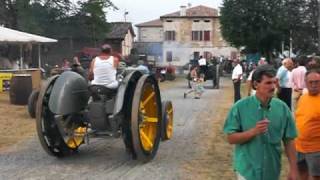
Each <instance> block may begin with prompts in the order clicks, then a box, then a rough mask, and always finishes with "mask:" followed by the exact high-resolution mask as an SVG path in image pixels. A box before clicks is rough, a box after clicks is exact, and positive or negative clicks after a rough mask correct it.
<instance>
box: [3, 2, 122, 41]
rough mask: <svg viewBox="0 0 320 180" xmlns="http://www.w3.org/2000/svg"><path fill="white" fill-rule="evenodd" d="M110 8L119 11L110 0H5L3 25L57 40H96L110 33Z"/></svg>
mask: <svg viewBox="0 0 320 180" xmlns="http://www.w3.org/2000/svg"><path fill="white" fill-rule="evenodd" d="M108 8H114V9H117V8H116V7H115V6H114V5H113V3H112V2H111V1H110V0H86V1H84V0H82V1H77V3H76V4H73V3H72V2H71V1H70V0H32V1H31V0H1V1H0V23H1V24H4V25H5V26H6V27H9V28H14V29H18V30H22V31H27V32H31V33H36V34H40V35H41V34H42V35H47V36H51V37H54V38H60V37H74V38H87V37H90V38H93V39H96V38H101V37H102V34H103V32H105V31H106V30H107V27H108V26H107V21H106V16H105V13H106V11H105V10H106V9H108ZM93 33H94V35H92V34H93Z"/></svg>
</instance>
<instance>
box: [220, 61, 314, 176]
mask: <svg viewBox="0 0 320 180" xmlns="http://www.w3.org/2000/svg"><path fill="white" fill-rule="evenodd" d="M319 67H320V63H319V59H318V58H317V57H307V56H300V57H297V58H294V59H292V58H285V59H283V60H282V65H281V66H280V67H279V68H278V69H277V70H276V69H275V68H274V66H272V65H269V64H268V63H267V61H266V60H265V59H264V58H261V60H260V61H259V63H258V64H257V65H254V66H253V67H252V70H251V72H250V73H249V76H248V78H247V81H248V97H245V98H242V99H241V96H240V85H239V84H241V83H239V82H241V79H242V78H243V76H244V72H243V70H242V68H241V66H240V64H239V59H237V60H235V61H234V69H233V73H232V80H233V85H234V103H235V104H234V105H233V106H232V107H231V109H230V111H229V113H228V115H227V118H226V121H225V125H224V128H223V130H224V133H225V134H227V140H228V142H229V143H230V144H235V149H234V161H233V162H234V163H233V165H234V170H235V172H236V175H237V179H239V180H243V179H246V180H251V179H252V180H260V179H261V180H262V179H268V180H269V179H270V180H274V179H279V176H280V169H281V152H282V150H281V147H282V145H281V142H282V143H283V147H284V150H285V154H286V156H287V158H288V161H289V173H288V179H301V180H319V179H320V110H319V108H318V107H319V106H318V105H320V70H319ZM292 100H293V101H292Z"/></svg>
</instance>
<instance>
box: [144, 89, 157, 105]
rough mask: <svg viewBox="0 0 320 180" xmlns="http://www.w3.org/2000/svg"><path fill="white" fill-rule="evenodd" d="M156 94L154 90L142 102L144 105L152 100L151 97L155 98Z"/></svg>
mask: <svg viewBox="0 0 320 180" xmlns="http://www.w3.org/2000/svg"><path fill="white" fill-rule="evenodd" d="M154 95H155V93H154V92H152V93H151V94H150V95H149V96H148V97H147V98H146V99H145V100H144V101H143V102H142V105H143V106H145V105H146V104H147V103H148V102H149V101H150V100H151V98H153V96H154Z"/></svg>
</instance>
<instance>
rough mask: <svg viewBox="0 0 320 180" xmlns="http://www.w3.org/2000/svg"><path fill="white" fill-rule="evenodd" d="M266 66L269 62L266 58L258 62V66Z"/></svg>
mask: <svg viewBox="0 0 320 180" xmlns="http://www.w3.org/2000/svg"><path fill="white" fill-rule="evenodd" d="M264 64H268V62H267V61H266V58H265V57H261V58H260V60H259V61H258V66H260V65H264Z"/></svg>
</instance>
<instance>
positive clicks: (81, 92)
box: [49, 71, 89, 115]
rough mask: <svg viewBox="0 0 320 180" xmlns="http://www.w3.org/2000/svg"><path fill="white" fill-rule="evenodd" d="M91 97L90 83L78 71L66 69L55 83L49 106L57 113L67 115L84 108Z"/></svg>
mask: <svg viewBox="0 0 320 180" xmlns="http://www.w3.org/2000/svg"><path fill="white" fill-rule="evenodd" d="M88 99H89V91H88V83H87V81H86V80H85V79H84V78H83V77H82V76H81V75H79V74H78V73H75V72H72V71H66V72H64V73H62V74H61V75H60V76H59V77H58V79H57V80H56V82H55V83H54V85H53V89H52V92H51V94H50V99H49V108H50V110H51V111H52V112H53V113H55V114H60V115H66V114H70V113H75V112H79V111H80V110H83V109H84V108H85V107H86V106H87V104H88Z"/></svg>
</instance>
